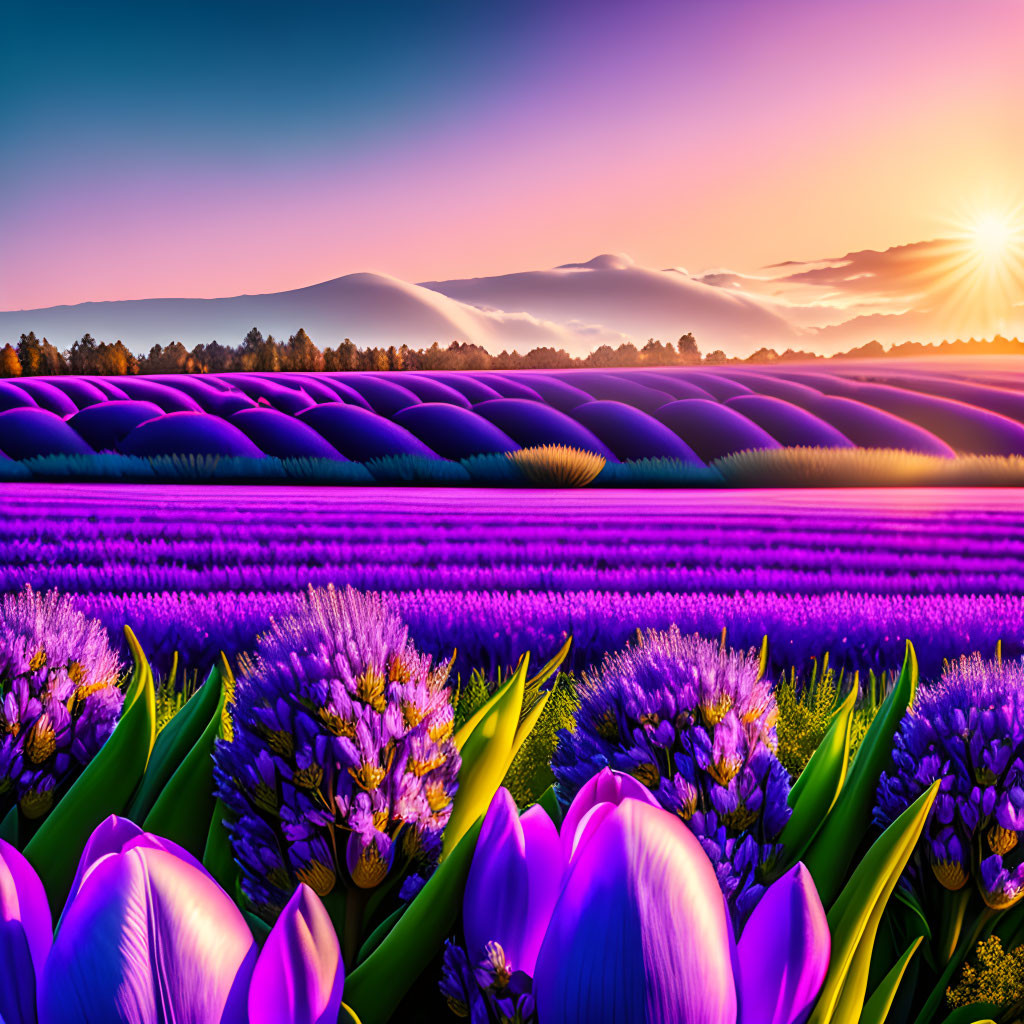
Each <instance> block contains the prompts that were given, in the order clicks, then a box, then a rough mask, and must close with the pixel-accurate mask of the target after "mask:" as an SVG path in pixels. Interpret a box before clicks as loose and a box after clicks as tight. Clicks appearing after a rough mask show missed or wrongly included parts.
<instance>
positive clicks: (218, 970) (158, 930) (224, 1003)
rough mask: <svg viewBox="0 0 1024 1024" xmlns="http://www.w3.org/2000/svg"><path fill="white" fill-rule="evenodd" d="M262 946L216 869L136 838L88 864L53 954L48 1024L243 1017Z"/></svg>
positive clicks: (44, 1016)
mask: <svg viewBox="0 0 1024 1024" xmlns="http://www.w3.org/2000/svg"><path fill="white" fill-rule="evenodd" d="M255 956H256V946H255V944H254V943H253V940H252V935H251V934H250V932H249V928H248V926H247V925H246V923H245V919H244V918H243V917H242V915H241V913H240V912H239V910H238V908H237V907H236V906H235V905H234V903H232V901H231V900H230V899H229V897H228V896H227V894H226V893H225V892H224V890H223V889H221V888H220V887H219V886H218V885H217V884H216V882H214V881H213V880H212V879H211V878H210V877H209V876H208V875H206V874H205V873H204V872H202V871H198V870H196V868H195V867H194V866H193V865H192V864H191V863H189V862H187V861H185V860H182V859H180V858H178V857H177V856H175V855H174V854H173V853H170V852H168V851H167V850H162V849H154V848H152V847H146V846H141V845H140V846H136V847H135V848H132V849H129V850H128V851H127V852H125V853H120V854H106V855H104V856H101V857H100V858H99V860H97V861H96V862H94V863H93V864H92V866H91V867H90V868H89V869H88V870H87V871H86V873H85V876H84V878H83V880H82V883H81V886H80V888H79V890H78V893H77V895H76V897H75V900H74V902H73V903H72V904H71V905H70V906H69V907H68V908H67V910H66V913H65V916H64V920H63V922H62V923H61V926H60V929H59V931H58V932H57V938H56V940H55V941H54V944H53V949H52V951H51V953H50V956H49V958H48V960H47V962H46V967H45V970H44V974H43V985H42V988H41V990H40V1002H39V1021H40V1024H72V1022H75V1024H94V1022H95V1024H101V1022H107V1021H122V1022H130V1024H185V1022H190V1024H244V1021H245V1017H246V1007H245V992H246V990H247V988H248V982H249V976H250V974H251V972H252V966H253V963H254V961H255Z"/></svg>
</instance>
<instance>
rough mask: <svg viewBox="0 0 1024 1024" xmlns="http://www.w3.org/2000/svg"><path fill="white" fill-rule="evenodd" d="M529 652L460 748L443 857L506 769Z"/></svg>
mask: <svg viewBox="0 0 1024 1024" xmlns="http://www.w3.org/2000/svg"><path fill="white" fill-rule="evenodd" d="M529 660H530V659H529V655H524V656H523V658H522V660H521V661H520V662H519V667H518V668H517V669H516V671H515V674H514V675H513V676H512V678H511V679H510V680H509V681H508V682H507V683H506V684H505V685H504V686H503V687H502V688H501V689H500V690H499V691H498V692H497V693H496V694H495V695H494V698H493V699H492V700H491V701H489V702H488V704H487V712H486V714H485V715H484V716H483V717H482V718H481V719H480V720H479V721H478V722H477V724H476V726H475V727H474V729H473V731H472V733H471V734H470V735H469V737H468V738H467V740H466V742H465V745H464V746H463V748H462V767H461V768H460V769H459V789H458V792H457V793H456V794H455V801H454V803H453V804H452V813H451V817H450V818H449V819H448V826H447V827H446V828H445V831H444V845H443V847H442V852H441V856H442V857H445V856H447V855H448V854H449V853H450V852H451V851H452V849H454V847H455V845H456V844H457V843H458V841H459V840H460V839H461V838H462V836H463V834H464V833H465V832H466V830H467V829H468V828H469V826H470V825H471V824H472V823H473V822H474V821H475V820H476V819H477V818H479V817H480V816H482V815H483V814H484V813H485V812H486V811H487V807H488V805H489V804H490V802H491V799H492V797H493V796H494V794H495V793H496V792H497V791H498V787H499V786H500V785H501V781H502V779H504V777H505V772H506V771H507V769H508V763H509V755H510V753H511V750H512V744H513V742H514V740H515V736H516V730H517V728H518V726H519V715H520V712H521V711H522V707H523V689H524V687H525V685H526V668H527V665H529Z"/></svg>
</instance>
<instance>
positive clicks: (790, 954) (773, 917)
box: [737, 864, 832, 1024]
mask: <svg viewBox="0 0 1024 1024" xmlns="http://www.w3.org/2000/svg"><path fill="white" fill-rule="evenodd" d="M737 949H738V953H739V981H738V986H737V987H738V989H739V995H740V1024H803V1022H804V1021H806V1020H807V1018H808V1017H809V1016H810V1013H811V1010H812V1008H813V1007H814V1001H815V999H816V998H817V996H818V993H819V992H820V991H821V986H822V983H823V982H824V981H825V974H826V972H827V971H828V962H829V955H830V953H831V949H832V940H831V937H830V935H829V931H828V923H827V922H826V920H825V910H824V908H823V907H822V905H821V899H820V898H819V897H818V890H817V889H815V887H814V880H813V879H812V878H811V874H810V872H809V871H808V870H807V868H805V867H804V866H803V864H797V865H796V866H795V867H793V868H790V870H789V871H787V872H786V874H784V875H783V876H782V877H781V878H780V879H779V880H778V881H777V882H775V883H774V884H772V885H770V886H769V887H768V890H767V891H766V892H765V894H764V896H762V897H761V901H760V903H758V904H757V906H756V907H755V908H754V911H753V913H752V914H751V915H750V918H749V920H748V921H747V924H746V927H745V928H744V929H743V934H742V936H740V941H739V943H738V946H737Z"/></svg>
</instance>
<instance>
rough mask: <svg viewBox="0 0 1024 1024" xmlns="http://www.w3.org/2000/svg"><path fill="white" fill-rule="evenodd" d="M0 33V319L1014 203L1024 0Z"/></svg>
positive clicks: (355, 7)
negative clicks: (15, 312)
mask: <svg viewBox="0 0 1024 1024" xmlns="http://www.w3.org/2000/svg"><path fill="white" fill-rule="evenodd" d="M0 33H2V34H3V35H4V37H5V38H6V39H7V40H8V46H7V47H5V53H4V59H3V60H2V61H0V140H2V148H3V156H4V158H3V160H0V309H18V308H33V307H40V306H48V305H53V304H58V303H75V302H81V301H85V300H96V299H120V298H143V297H150V296H170V295H180V296H186V295H187V296H219V295H231V294H237V293H240V292H262V291H277V290H282V289H286V288H294V287H298V286H302V285H306V284H311V283H313V282H317V281H322V280H326V279H329V278H333V277H338V276H340V275H342V274H346V273H351V272H353V271H362V270H376V271H380V272H384V273H388V274H392V275H395V276H396V277H400V278H403V279H405V280H408V281H421V280H441V279H444V278H450V277H460V278H461V277H471V276H479V275H490V274H501V273H505V272H509V271H514V270H520V269H525V268H543V267H550V266H554V265H557V264H562V263H567V262H570V261H577V260H586V259H589V258H590V257H592V256H594V255H595V254H597V253H601V252H628V253H630V254H631V255H632V257H633V258H634V259H636V260H637V261H638V262H639V263H642V264H644V265H647V266H654V267H667V266H684V267H686V268H687V269H688V270H690V271H691V272H692V273H696V272H703V271H705V270H708V269H713V268H720V267H728V268H730V269H733V270H737V271H742V272H747V273H752V272H756V271H757V270H758V268H760V267H762V266H764V265H765V264H768V263H775V262H778V261H780V260H786V259H796V260H801V259H803V260H818V259H821V258H823V257H830V256H831V257H834V256H838V255H842V254H843V253H846V252H850V251H855V250H862V249H874V250H884V249H887V248H889V247H891V246H896V245H902V244H907V243H911V242H918V241H921V240H926V239H931V238H936V237H944V232H948V231H949V230H950V227H951V225H955V224H957V223H958V222H962V221H963V220H964V218H969V217H971V216H974V215H976V214H978V213H984V212H985V211H988V210H1007V209H1012V208H1015V207H1017V206H1018V205H1019V204H1020V203H1021V202H1022V200H1024V74H1022V73H1021V55H1020V47H1021V40H1022V38H1024V0H851V2H846V0H831V2H824V3H823V2H821V0H790V2H781V3H775V2H773V3H768V2H764V0H708V2H706V3H703V2H702V3H694V2H687V0H665V2H651V0H634V2H630V3H620V2H614V3H611V2H599V3H580V2H575V0H564V2H563V0H560V2H552V0H516V2H514V3H509V2H505V0H483V2H482V0H471V2H463V0H439V2H435V3H429V2H424V0H419V2H416V3H393V2H388V0H377V2H374V3H370V2H366V3H358V4H345V3H339V2H337V0H333V2H323V3H311V2H301V0H300V2H291V3H275V4H265V3H254V2H251V0H245V2H242V0H239V2H237V3H223V2H222V3H216V2H208V3H202V4H187V3H173V4H165V3H146V4H139V3H132V4H110V3H103V2H98V3H89V4H81V3H79V4H74V5H58V4H52V3H47V2H45V0H39V2H36V0H30V2H21V0H8V2H7V3H6V4H4V6H3V13H2V15H0Z"/></svg>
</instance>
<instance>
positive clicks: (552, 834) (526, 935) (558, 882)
mask: <svg viewBox="0 0 1024 1024" xmlns="http://www.w3.org/2000/svg"><path fill="white" fill-rule="evenodd" d="M519 824H520V826H521V827H522V830H523V838H524V840H525V842H526V870H527V876H528V881H527V890H528V893H529V895H528V905H527V907H526V908H524V909H525V912H526V913H525V917H526V921H525V928H524V932H523V939H522V946H521V947H520V950H519V962H518V963H514V964H513V966H514V967H515V969H516V970H519V971H525V972H526V973H527V974H533V972H534V968H535V967H536V965H537V954H538V953H539V952H540V944H541V942H543V940H544V933H545V932H546V931H547V928H548V923H549V922H550V920H551V911H552V910H554V908H555V902H556V901H557V900H558V894H559V893H560V892H561V891H562V876H563V875H564V874H565V864H564V859H563V853H562V842H561V840H560V838H559V836H558V829H557V828H556V827H555V823H554V822H553V821H552V820H551V818H550V817H549V816H548V813H547V811H545V810H544V808H543V807H541V806H540V804H534V805H533V807H531V808H530V809H529V810H527V811H525V812H524V813H523V814H522V815H520V818H519Z"/></svg>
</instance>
